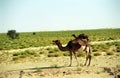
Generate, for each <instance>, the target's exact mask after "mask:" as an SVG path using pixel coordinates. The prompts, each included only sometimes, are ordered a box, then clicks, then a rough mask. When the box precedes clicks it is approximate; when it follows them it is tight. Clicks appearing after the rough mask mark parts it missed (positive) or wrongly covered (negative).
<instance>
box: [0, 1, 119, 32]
mask: <svg viewBox="0 0 120 78" xmlns="http://www.w3.org/2000/svg"><path fill="white" fill-rule="evenodd" d="M111 27H112V28H120V0H0V32H7V31H8V30H10V29H15V30H17V31H18V32H23V31H51V30H81V29H96V28H111Z"/></svg>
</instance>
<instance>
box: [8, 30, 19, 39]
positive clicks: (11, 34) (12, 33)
mask: <svg viewBox="0 0 120 78" xmlns="http://www.w3.org/2000/svg"><path fill="white" fill-rule="evenodd" d="M7 35H8V36H9V37H10V38H12V39H17V38H19V33H16V30H9V31H8V32H7Z"/></svg>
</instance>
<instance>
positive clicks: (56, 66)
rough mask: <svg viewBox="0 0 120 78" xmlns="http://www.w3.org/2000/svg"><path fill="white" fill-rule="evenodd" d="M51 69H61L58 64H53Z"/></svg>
mask: <svg viewBox="0 0 120 78" xmlns="http://www.w3.org/2000/svg"><path fill="white" fill-rule="evenodd" d="M50 67H52V68H59V67H58V65H57V64H53V65H51V66H50Z"/></svg>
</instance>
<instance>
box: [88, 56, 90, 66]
mask: <svg viewBox="0 0 120 78" xmlns="http://www.w3.org/2000/svg"><path fill="white" fill-rule="evenodd" d="M88 58H89V63H88V66H90V63H91V55H89V56H88Z"/></svg>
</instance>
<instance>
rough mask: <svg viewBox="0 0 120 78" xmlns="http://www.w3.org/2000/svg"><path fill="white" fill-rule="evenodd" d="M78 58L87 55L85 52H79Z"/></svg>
mask: <svg viewBox="0 0 120 78" xmlns="http://www.w3.org/2000/svg"><path fill="white" fill-rule="evenodd" d="M77 56H78V57H84V56H85V53H84V52H78V53H77Z"/></svg>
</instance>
